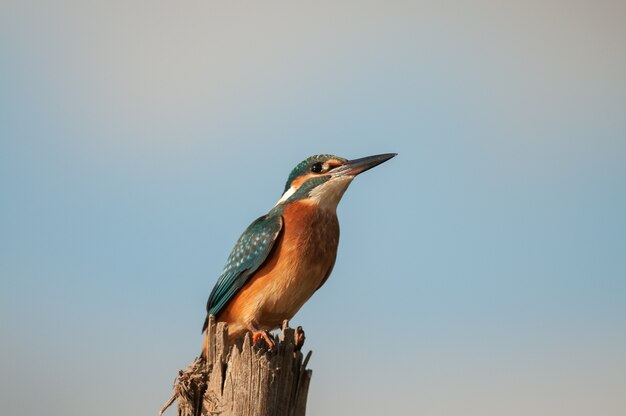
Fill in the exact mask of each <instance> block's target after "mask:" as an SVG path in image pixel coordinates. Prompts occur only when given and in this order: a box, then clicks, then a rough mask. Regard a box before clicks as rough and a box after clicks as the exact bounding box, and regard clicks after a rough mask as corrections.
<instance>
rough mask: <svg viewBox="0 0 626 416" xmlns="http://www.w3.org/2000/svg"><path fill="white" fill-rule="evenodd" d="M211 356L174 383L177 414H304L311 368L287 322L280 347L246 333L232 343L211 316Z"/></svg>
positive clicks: (182, 374)
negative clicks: (258, 340)
mask: <svg viewBox="0 0 626 416" xmlns="http://www.w3.org/2000/svg"><path fill="white" fill-rule="evenodd" d="M208 331H209V354H208V355H209V357H208V360H207V361H204V360H203V359H198V358H196V359H195V360H194V362H193V363H191V364H190V365H189V366H188V367H187V368H186V369H185V370H184V371H183V370H181V371H180V372H179V375H178V378H177V379H176V382H175V383H174V395H173V396H172V398H171V399H170V401H169V402H168V403H166V405H165V406H164V407H163V409H162V410H161V413H163V412H164V411H165V410H166V409H167V408H168V407H169V406H170V405H171V404H172V403H173V401H174V400H176V402H177V403H178V415H179V416H213V415H219V416H304V414H305V412H306V399H307V394H308V390H309V382H310V380H311V374H312V371H311V370H308V369H307V368H306V366H307V364H308V361H309V358H310V356H311V352H309V353H308V354H307V356H306V358H303V355H302V353H301V352H300V351H296V342H295V339H296V336H297V334H296V330H294V329H292V328H289V327H288V326H287V321H285V323H284V324H283V328H282V333H281V334H280V337H276V338H275V340H276V346H275V347H274V348H273V349H272V350H268V349H267V347H266V346H265V344H264V343H263V342H259V343H257V345H252V341H251V337H250V334H247V335H246V337H245V338H244V339H243V342H240V343H239V344H237V345H233V346H230V347H229V345H228V327H227V326H226V324H224V323H222V322H220V323H217V324H216V322H215V319H214V318H213V316H211V317H210V319H209V326H208Z"/></svg>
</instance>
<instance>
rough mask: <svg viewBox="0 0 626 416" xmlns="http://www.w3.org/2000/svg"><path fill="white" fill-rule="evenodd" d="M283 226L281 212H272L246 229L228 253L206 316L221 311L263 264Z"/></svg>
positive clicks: (210, 298) (207, 307) (210, 296)
mask: <svg viewBox="0 0 626 416" xmlns="http://www.w3.org/2000/svg"><path fill="white" fill-rule="evenodd" d="M282 228H283V218H282V216H281V215H279V214H276V213H274V214H273V215H272V213H270V214H268V215H264V216H262V217H260V218H257V219H256V220H255V221H254V222H253V223H252V224H250V226H249V227H248V228H247V229H246V231H244V232H243V234H242V235H241V237H239V240H237V243H236V244H235V247H233V250H232V252H231V253H230V256H228V260H227V261H226V266H224V271H223V272H222V275H221V276H220V278H219V279H218V281H217V283H216V284H215V287H214V288H213V291H212V292H211V295H209V300H208V301H207V305H206V309H207V320H208V315H217V314H218V313H220V311H221V310H222V309H223V308H224V307H225V306H226V305H227V304H228V302H229V301H230V300H231V299H232V298H233V296H235V294H236V293H237V292H238V291H239V290H240V289H241V288H242V287H243V286H244V285H245V284H246V282H247V281H248V280H249V279H250V277H251V276H252V274H253V273H254V272H255V271H256V270H257V269H258V268H259V267H261V265H262V264H263V263H264V262H265V259H266V258H267V256H268V254H269V253H270V251H272V247H274V242H275V241H276V239H277V238H278V235H279V234H280V231H281V230H282ZM207 320H205V322H204V327H203V328H202V331H204V330H205V329H206V326H207V322H208V321H207Z"/></svg>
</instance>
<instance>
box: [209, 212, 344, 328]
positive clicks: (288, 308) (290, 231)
mask: <svg viewBox="0 0 626 416" xmlns="http://www.w3.org/2000/svg"><path fill="white" fill-rule="evenodd" d="M338 244H339V223H338V221H337V216H336V215H335V213H334V212H329V211H327V210H320V209H319V208H318V207H317V206H316V205H315V204H311V203H307V202H294V203H292V204H289V205H287V206H286V207H285V208H284V211H283V231H282V232H281V235H280V237H279V238H278V240H277V241H276V243H275V244H274V248H273V249H272V252H271V253H270V255H269V256H268V258H267V260H266V261H265V263H264V264H263V265H262V266H261V268H259V270H257V271H256V272H255V273H254V276H253V277H252V278H251V280H250V281H249V282H248V283H247V284H246V285H245V286H244V287H243V288H242V289H241V290H240V291H239V293H237V295H235V297H234V298H233V300H232V301H231V302H230V303H229V304H228V305H227V306H226V308H225V309H224V310H223V312H222V313H221V314H220V316H219V317H218V318H219V320H220V321H225V322H228V323H229V328H230V329H229V332H230V333H231V337H232V336H237V335H240V334H242V333H243V332H245V331H246V325H247V324H248V323H250V322H253V323H254V325H255V326H256V327H257V328H259V329H274V328H277V327H279V326H280V325H281V324H282V321H283V320H285V319H291V318H292V317H293V316H294V315H295V314H296V312H297V311H298V310H299V309H300V308H301V307H302V305H303V304H304V302H306V301H307V300H308V299H309V298H310V297H311V295H312V294H313V292H315V291H316V290H317V289H318V288H319V287H320V285H321V284H322V283H323V282H324V280H325V279H326V277H328V275H329V274H330V272H331V270H332V267H333V265H334V263H335V257H336V255H337V246H338Z"/></svg>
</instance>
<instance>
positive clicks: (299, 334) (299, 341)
mask: <svg viewBox="0 0 626 416" xmlns="http://www.w3.org/2000/svg"><path fill="white" fill-rule="evenodd" d="M295 338H296V345H295V350H296V351H300V350H301V349H302V346H303V345H304V340H305V338H306V337H305V336H304V329H302V327H301V326H299V327H297V328H296V333H295Z"/></svg>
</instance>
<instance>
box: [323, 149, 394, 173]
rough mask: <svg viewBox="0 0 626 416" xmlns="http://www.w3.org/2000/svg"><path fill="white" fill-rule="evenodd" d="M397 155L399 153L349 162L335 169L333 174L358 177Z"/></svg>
mask: <svg viewBox="0 0 626 416" xmlns="http://www.w3.org/2000/svg"><path fill="white" fill-rule="evenodd" d="M396 155H397V153H384V154H382V155H374V156H367V157H362V158H360V159H354V160H348V161H347V162H346V163H344V164H343V165H341V166H338V167H336V168H335V169H333V170H332V171H331V173H332V175H333V176H344V175H346V176H356V175H358V174H360V173H363V172H365V171H366V170H369V169H371V168H373V167H374V166H378V165H380V164H381V163H383V162H386V161H388V160H389V159H391V158H392V157H394V156H396Z"/></svg>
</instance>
